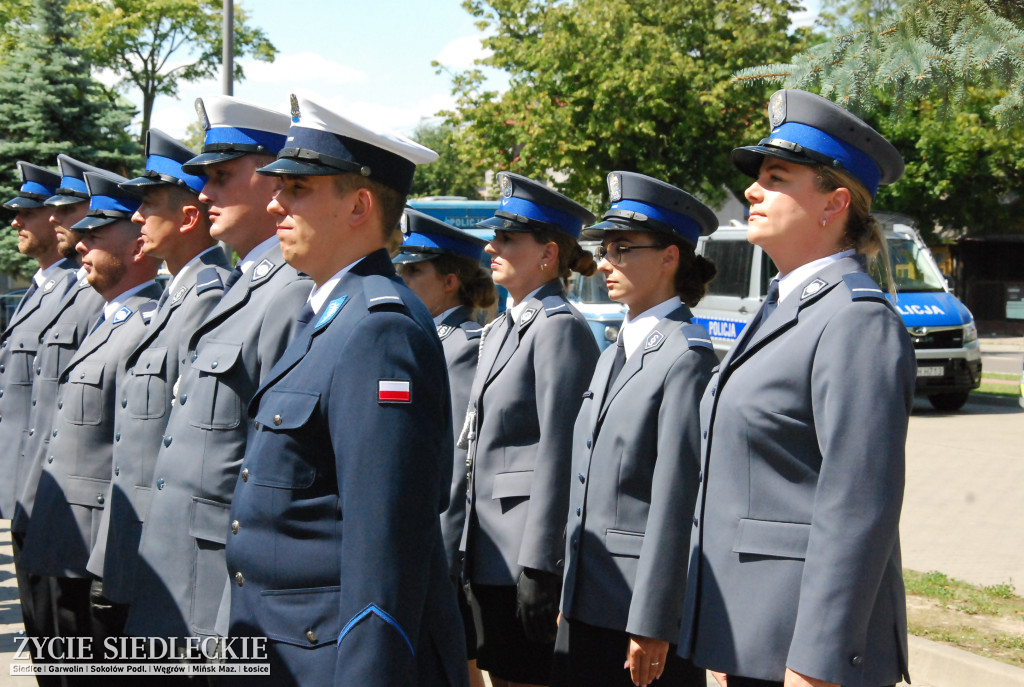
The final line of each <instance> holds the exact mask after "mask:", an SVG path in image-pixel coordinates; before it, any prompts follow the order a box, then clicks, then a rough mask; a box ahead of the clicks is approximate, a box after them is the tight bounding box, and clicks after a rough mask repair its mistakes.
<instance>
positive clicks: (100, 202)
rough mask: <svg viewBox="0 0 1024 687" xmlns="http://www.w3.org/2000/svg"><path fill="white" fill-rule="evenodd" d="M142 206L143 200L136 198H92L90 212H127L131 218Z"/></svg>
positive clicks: (90, 198) (90, 199)
mask: <svg viewBox="0 0 1024 687" xmlns="http://www.w3.org/2000/svg"><path fill="white" fill-rule="evenodd" d="M140 205H142V201H141V200H137V199H134V198H115V197H114V196H90V197H89V210H90V211H92V210H106V211H111V210H112V211H114V212H126V213H128V215H129V216H131V215H132V214H134V213H135V211H136V210H138V209H139V206H140Z"/></svg>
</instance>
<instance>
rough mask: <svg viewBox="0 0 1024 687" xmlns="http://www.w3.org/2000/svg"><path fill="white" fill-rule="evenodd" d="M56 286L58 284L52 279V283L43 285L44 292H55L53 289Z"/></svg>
mask: <svg viewBox="0 0 1024 687" xmlns="http://www.w3.org/2000/svg"><path fill="white" fill-rule="evenodd" d="M56 284H57V282H56V281H54V280H53V279H51V280H50V281H48V282H46V283H45V284H43V291H45V292H47V293H49V292H50V291H52V290H53V287H54V286H56Z"/></svg>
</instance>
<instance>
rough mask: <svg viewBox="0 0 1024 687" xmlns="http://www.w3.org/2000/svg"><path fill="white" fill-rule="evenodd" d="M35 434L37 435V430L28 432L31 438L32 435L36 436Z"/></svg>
mask: <svg viewBox="0 0 1024 687" xmlns="http://www.w3.org/2000/svg"><path fill="white" fill-rule="evenodd" d="M35 433H36V430H34V429H30V430H28V435H29V436H32V435H34V434H35Z"/></svg>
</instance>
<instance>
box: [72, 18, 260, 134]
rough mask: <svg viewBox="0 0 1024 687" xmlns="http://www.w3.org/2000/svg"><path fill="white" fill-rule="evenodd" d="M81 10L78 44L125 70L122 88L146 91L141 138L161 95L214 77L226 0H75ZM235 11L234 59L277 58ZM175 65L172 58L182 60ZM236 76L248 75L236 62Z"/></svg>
mask: <svg viewBox="0 0 1024 687" xmlns="http://www.w3.org/2000/svg"><path fill="white" fill-rule="evenodd" d="M70 7H71V8H72V9H74V10H77V11H78V12H80V13H81V14H80V16H81V22H80V24H79V30H80V32H81V33H80V36H79V38H78V45H79V46H80V47H81V48H83V49H84V50H86V51H88V53H89V54H90V55H91V56H92V58H93V60H94V63H95V65H96V66H98V67H109V68H110V69H112V70H113V71H114V72H116V73H119V74H124V75H125V76H124V78H123V79H122V81H121V82H120V85H121V86H127V85H129V84H130V85H133V86H135V87H136V88H138V89H139V91H141V93H142V134H141V135H142V137H143V138H142V139H141V140H145V139H144V137H145V135H146V132H147V131H148V130H149V123H150V121H152V115H153V103H154V102H155V101H156V97H157V96H158V95H168V96H172V97H174V96H177V94H178V84H179V83H181V82H189V81H197V80H200V79H206V78H211V77H214V76H216V75H217V74H218V72H219V69H220V66H221V56H222V53H221V51H222V45H223V43H222V36H221V24H222V12H223V10H224V4H223V0H71V3H70ZM246 19H247V15H246V13H245V11H244V10H242V9H241V8H238V9H236V10H235V14H234V46H235V57H243V56H245V55H252V56H253V57H254V58H256V59H257V60H262V61H266V62H273V61H274V56H275V55H276V54H277V48H275V47H274V46H273V45H272V44H271V43H270V40H269V39H268V38H267V36H266V34H265V33H264V32H263V30H262V29H259V28H256V27H253V26H250V25H249V24H247V23H246ZM185 55H188V59H187V60H185V61H183V62H181V63H172V62H171V58H172V57H173V58H175V59H177V60H182V59H183V58H184V57H185ZM234 72H235V73H234V76H235V79H237V80H241V79H244V78H245V73H244V71H243V70H242V67H241V65H240V64H239V63H238V62H235V67H234Z"/></svg>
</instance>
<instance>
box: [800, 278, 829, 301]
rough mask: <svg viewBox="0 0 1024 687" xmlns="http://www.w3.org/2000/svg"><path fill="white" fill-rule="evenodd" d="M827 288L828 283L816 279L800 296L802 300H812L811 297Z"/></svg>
mask: <svg viewBox="0 0 1024 687" xmlns="http://www.w3.org/2000/svg"><path fill="white" fill-rule="evenodd" d="M826 286H828V282H826V281H825V280H824V279H815V280H814V281H812V282H811V283H810V284H808V285H807V286H805V287H804V292H803V293H801V294H800V300H804V299H805V298H810V297H811V296H813V295H814V294H816V293H818V292H819V291H821V290H822V289H823V288H825V287H826Z"/></svg>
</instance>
